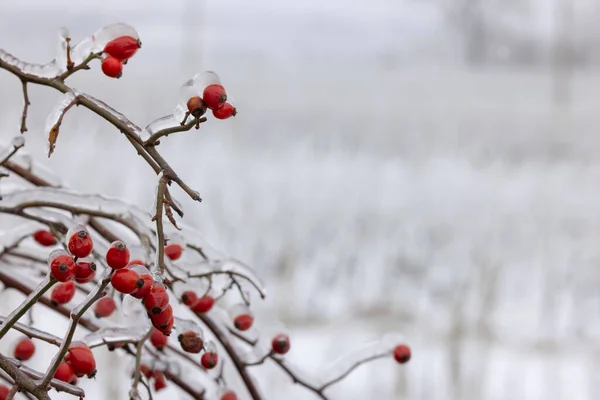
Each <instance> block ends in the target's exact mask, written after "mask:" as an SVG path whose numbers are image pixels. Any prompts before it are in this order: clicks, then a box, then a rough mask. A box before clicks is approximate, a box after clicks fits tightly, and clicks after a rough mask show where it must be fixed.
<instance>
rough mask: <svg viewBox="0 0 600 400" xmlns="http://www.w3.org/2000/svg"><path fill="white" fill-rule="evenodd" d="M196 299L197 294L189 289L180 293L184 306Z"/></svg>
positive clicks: (189, 304)
mask: <svg viewBox="0 0 600 400" xmlns="http://www.w3.org/2000/svg"><path fill="white" fill-rule="evenodd" d="M196 300H198V296H197V295H196V293H195V292H192V291H191V290H186V291H185V292H183V293H181V302H182V303H183V304H185V305H186V306H191V305H192V304H194V303H195V302H196Z"/></svg>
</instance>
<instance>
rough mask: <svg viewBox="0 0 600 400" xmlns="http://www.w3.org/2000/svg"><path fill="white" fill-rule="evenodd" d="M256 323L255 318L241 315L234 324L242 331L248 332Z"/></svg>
mask: <svg viewBox="0 0 600 400" xmlns="http://www.w3.org/2000/svg"><path fill="white" fill-rule="evenodd" d="M253 323H254V317H253V316H252V315H249V314H241V315H238V316H237V317H235V319H234V320H233V324H234V325H235V327H236V328H237V329H239V330H240V331H247V330H248V329H250V327H251V326H252V324H253Z"/></svg>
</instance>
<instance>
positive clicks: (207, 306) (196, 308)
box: [190, 295, 215, 314]
mask: <svg viewBox="0 0 600 400" xmlns="http://www.w3.org/2000/svg"><path fill="white" fill-rule="evenodd" d="M214 305H215V299H214V298H213V297H212V296H208V295H206V296H202V297H201V298H199V299H198V300H196V302H195V303H194V304H192V306H191V307H190V308H191V309H192V311H193V312H195V313H198V314H204V313H207V312H209V311H210V310H211V308H213V306H214Z"/></svg>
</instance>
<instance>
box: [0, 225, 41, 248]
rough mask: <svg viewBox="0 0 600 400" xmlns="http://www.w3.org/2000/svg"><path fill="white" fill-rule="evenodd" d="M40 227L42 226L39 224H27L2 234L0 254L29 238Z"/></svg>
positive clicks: (0, 235)
mask: <svg viewBox="0 0 600 400" xmlns="http://www.w3.org/2000/svg"><path fill="white" fill-rule="evenodd" d="M42 227H43V225H42V224H40V223H37V222H27V223H24V224H21V225H19V226H18V227H16V228H13V229H11V230H10V231H5V232H2V233H1V234H0V253H4V252H5V251H6V249H9V248H11V247H14V246H15V245H17V244H19V242H21V240H23V239H24V238H26V237H28V236H30V235H31V234H33V233H34V232H35V231H37V230H39V229H40V228H42Z"/></svg>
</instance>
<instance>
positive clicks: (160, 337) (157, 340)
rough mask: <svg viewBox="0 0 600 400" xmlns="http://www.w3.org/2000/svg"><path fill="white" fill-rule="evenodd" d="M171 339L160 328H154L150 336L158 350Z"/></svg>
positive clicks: (151, 341)
mask: <svg viewBox="0 0 600 400" xmlns="http://www.w3.org/2000/svg"><path fill="white" fill-rule="evenodd" d="M168 341H169V339H168V338H167V337H166V336H165V335H164V334H163V333H162V332H161V331H159V330H158V329H156V328H154V329H153V330H152V335H151V336H150V343H152V345H153V346H154V347H156V348H157V349H158V350H162V349H163V348H164V347H165V346H166V345H167V342H168Z"/></svg>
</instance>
